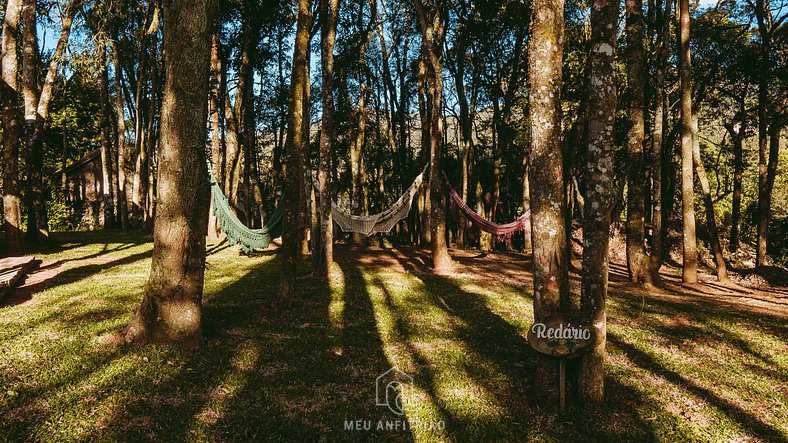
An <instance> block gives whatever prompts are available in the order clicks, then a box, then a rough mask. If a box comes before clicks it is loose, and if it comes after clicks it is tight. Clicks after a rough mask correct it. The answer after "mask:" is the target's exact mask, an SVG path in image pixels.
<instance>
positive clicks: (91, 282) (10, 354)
mask: <svg viewBox="0 0 788 443" xmlns="http://www.w3.org/2000/svg"><path fill="white" fill-rule="evenodd" d="M55 240H56V242H57V244H58V247H56V248H54V249H53V250H52V251H49V252H47V251H44V253H43V254H38V256H39V257H40V258H43V259H44V260H45V262H44V265H45V266H46V265H49V266H48V267H47V268H45V269H44V270H43V271H41V274H40V275H42V276H49V278H48V279H46V280H44V279H41V278H39V279H40V280H43V281H36V278H35V277H36V276H32V277H31V282H30V283H29V285H28V288H26V289H25V290H23V291H21V292H20V293H19V294H18V295H17V296H15V297H14V298H13V299H11V300H8V301H6V302H5V307H2V308H0V441H7V440H34V441H56V440H125V441H141V440H154V439H155V440H159V441H216V440H219V441H249V440H266V441H271V440H275V441H278V440H288V441H320V440H329V441H335V440H396V441H400V440H408V441H409V440H415V441H496V440H497V441H529V440H536V441H709V442H712V441H714V442H716V441H786V440H788V325H787V324H786V321H785V318H784V317H781V316H778V315H768V314H763V313H761V314H755V313H752V312H742V311H741V310H738V309H731V308H730V307H729V306H722V307H719V308H715V307H713V306H705V307H704V308H703V309H700V308H699V307H698V305H697V304H694V303H685V302H684V301H683V300H681V299H680V298H677V299H675V300H674V299H665V298H650V297H646V298H643V299H641V298H640V297H634V296H632V295H626V294H622V293H617V292H614V293H613V294H612V295H611V297H610V300H609V319H610V324H609V327H608V330H609V334H610V335H609V337H610V345H609V355H610V357H609V361H608V363H609V366H608V367H609V371H608V375H607V378H606V384H607V395H608V401H607V403H606V405H605V406H604V407H601V408H590V407H589V408H570V409H569V410H567V411H566V412H564V413H561V414H556V413H553V412H551V411H547V410H540V409H539V408H538V407H537V406H536V405H535V404H536V402H535V401H534V399H533V397H532V390H531V386H532V383H533V365H534V361H535V354H534V351H532V350H531V348H530V347H529V346H528V344H527V342H526V340H525V335H526V331H527V328H528V326H529V325H530V322H531V320H532V299H531V294H530V292H529V291H526V290H525V289H524V288H527V287H529V285H528V284H523V285H517V284H511V283H507V280H503V279H502V280H498V281H496V280H491V279H482V278H478V276H474V275H473V274H472V273H466V274H460V275H458V276H456V277H442V276H436V275H433V274H430V273H425V272H419V270H418V269H413V268H411V267H410V265H409V264H408V260H409V254H410V253H411V252H412V251H411V252H409V251H408V250H403V251H396V252H394V251H388V252H387V251H383V252H379V253H377V254H378V255H379V256H380V259H381V260H383V259H385V260H389V261H392V260H395V261H400V262H402V265H403V266H404V267H405V269H408V270H410V272H402V271H401V270H397V269H396V268H392V267H391V266H379V265H378V264H377V263H376V258H375V257H376V256H375V255H374V254H373V255H371V257H372V258H371V259H364V260H356V259H353V257H352V254H350V253H345V254H342V255H341V256H340V260H339V263H338V264H339V269H338V271H337V278H336V279H335V281H334V283H332V284H331V285H328V284H326V283H325V282H323V281H321V280H319V279H315V278H312V277H309V276H306V275H304V276H303V277H301V278H300V279H299V281H298V284H299V288H298V292H299V294H300V295H299V297H298V301H297V303H296V308H295V309H294V310H292V311H290V312H286V313H278V314H274V313H267V312H264V311H263V310H262V309H261V307H262V306H263V305H265V304H266V302H267V301H268V300H270V299H271V297H273V296H274V294H275V291H276V288H277V283H278V275H279V272H280V270H279V262H278V260H277V259H276V256H275V255H273V254H267V255H260V256H256V257H251V258H249V257H242V256H239V254H238V251H237V249H234V248H226V247H222V246H217V247H212V248H211V254H210V256H209V258H208V271H207V274H206V288H205V312H204V322H205V323H204V325H205V336H206V339H207V340H206V345H205V346H204V347H203V348H201V349H198V350H195V351H186V350H179V349H174V348H170V347H164V346H158V347H144V348H139V347H132V348H111V347H107V346H106V345H103V344H101V341H100V340H99V337H100V336H102V335H103V334H106V333H108V332H112V331H116V330H118V329H120V328H122V327H123V326H124V324H125V323H126V322H127V321H128V320H129V318H130V313H131V311H132V310H133V309H134V307H135V306H136V304H137V303H139V300H140V299H141V294H142V287H143V285H144V283H145V280H146V276H147V271H148V267H149V264H150V251H151V244H150V243H148V242H147V241H146V240H145V239H143V238H142V237H138V236H133V235H130V234H109V235H108V234H104V233H80V234H68V235H60V236H57V237H56V238H55ZM368 258H369V257H368ZM53 262H54V263H53ZM302 268H303V269H304V272H305V271H306V270H307V269H308V266H303V267H302ZM340 270H341V271H340ZM688 297H689V296H688ZM393 366H394V367H397V368H399V369H401V370H402V371H404V372H405V373H407V374H408V375H409V376H411V377H412V378H413V383H412V384H411V385H410V386H409V388H408V389H406V391H405V394H404V395H403V409H404V412H405V416H404V417H406V418H407V420H408V421H409V423H410V428H409V429H404V430H403V429H402V428H401V427H400V429H399V430H396V429H390V430H385V429H383V430H378V429H376V428H377V426H378V423H379V422H380V423H382V424H383V425H384V426H386V425H389V426H392V427H394V426H397V425H399V426H401V425H402V421H401V420H402V417H400V416H398V415H396V414H394V413H392V412H391V411H389V410H388V409H387V408H386V407H380V406H376V405H375V379H376V377H377V376H378V375H380V374H382V373H384V372H385V371H387V370H388V369H389V368H391V367H393ZM571 369H572V368H571V367H570V371H571ZM356 420H361V422H358V423H355V421H356ZM398 420H400V421H398ZM349 422H354V423H353V425H354V426H360V427H361V428H362V429H361V430H347V429H346V426H347V425H346V423H349ZM367 424H369V426H370V427H371V429H370V430H364V429H363V427H364V426H365V425H367Z"/></svg>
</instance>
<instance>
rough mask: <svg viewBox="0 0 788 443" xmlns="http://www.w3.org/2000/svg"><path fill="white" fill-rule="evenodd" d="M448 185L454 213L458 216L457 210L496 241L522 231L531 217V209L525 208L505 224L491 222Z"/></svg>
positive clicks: (508, 239) (506, 239)
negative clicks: (469, 205) (514, 218)
mask: <svg viewBox="0 0 788 443" xmlns="http://www.w3.org/2000/svg"><path fill="white" fill-rule="evenodd" d="M448 186H449V195H450V196H451V209H452V212H454V214H455V215H457V216H459V215H460V214H459V212H461V213H462V214H461V215H462V216H463V217H464V218H465V219H466V220H468V221H470V222H471V223H473V224H474V225H476V226H477V227H478V228H479V229H481V230H482V231H484V232H489V233H490V234H492V235H493V238H494V239H495V241H496V242H503V241H506V242H508V241H510V240H511V239H512V234H514V233H515V232H517V231H522V230H523V229H525V225H526V223H528V220H529V219H530V218H531V210H530V209H529V210H527V211H525V212H524V213H523V215H521V216H520V217H518V218H517V220H515V221H513V222H511V223H507V224H505V225H499V224H496V223H493V222H491V221H487V220H485V219H484V218H482V216H480V215H479V214H477V213H476V211H474V210H473V209H471V208H469V207H468V205H466V204H465V202H464V201H463V200H462V197H460V195H459V194H457V191H456V190H455V189H454V187H453V186H452V185H448Z"/></svg>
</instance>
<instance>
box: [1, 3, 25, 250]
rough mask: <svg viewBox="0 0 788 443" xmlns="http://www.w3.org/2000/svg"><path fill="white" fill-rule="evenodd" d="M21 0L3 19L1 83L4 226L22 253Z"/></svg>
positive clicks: (11, 242) (13, 247)
mask: <svg viewBox="0 0 788 443" xmlns="http://www.w3.org/2000/svg"><path fill="white" fill-rule="evenodd" d="M21 15H22V0H8V2H7V3H6V8H5V16H4V19H3V42H2V55H1V57H2V59H1V60H0V65H1V67H2V82H0V88H2V89H0V92H2V100H3V229H4V231H5V241H6V254H8V255H11V256H15V255H21V254H22V208H21V206H22V201H21V198H20V196H19V141H20V140H21V137H22V133H21V128H20V127H19V82H18V80H17V72H18V71H19V59H18V57H17V52H18V50H19V41H18V39H17V33H18V31H19V21H20V17H21Z"/></svg>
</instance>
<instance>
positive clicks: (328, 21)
mask: <svg viewBox="0 0 788 443" xmlns="http://www.w3.org/2000/svg"><path fill="white" fill-rule="evenodd" d="M321 15H322V17H323V22H322V24H321V27H320V66H321V78H322V89H321V99H322V102H323V115H322V120H321V128H320V158H319V161H318V168H317V181H318V186H319V189H318V194H319V202H320V240H321V241H320V243H321V244H320V248H319V249H320V251H321V254H322V257H321V260H320V264H321V268H320V273H321V274H322V275H323V276H325V277H326V278H327V277H328V275H329V272H330V271H331V266H332V264H333V262H334V238H333V228H334V227H333V221H332V219H331V147H332V145H333V143H334V88H333V86H334V43H335V42H336V33H337V16H338V15H339V0H322V3H321Z"/></svg>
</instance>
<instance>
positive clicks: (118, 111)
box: [112, 42, 129, 229]
mask: <svg viewBox="0 0 788 443" xmlns="http://www.w3.org/2000/svg"><path fill="white" fill-rule="evenodd" d="M112 61H113V63H114V67H115V115H116V117H117V142H116V144H117V160H116V162H115V165H116V166H117V172H116V173H115V178H116V179H117V186H116V190H117V195H118V218H119V219H120V220H119V221H120V227H121V228H123V229H126V228H128V226H129V212H128V206H127V204H126V203H127V201H126V155H127V147H126V116H125V114H124V110H123V84H122V81H123V79H122V78H121V75H122V70H121V67H120V53H119V51H118V43H117V42H115V43H114V44H113V45H112Z"/></svg>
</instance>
